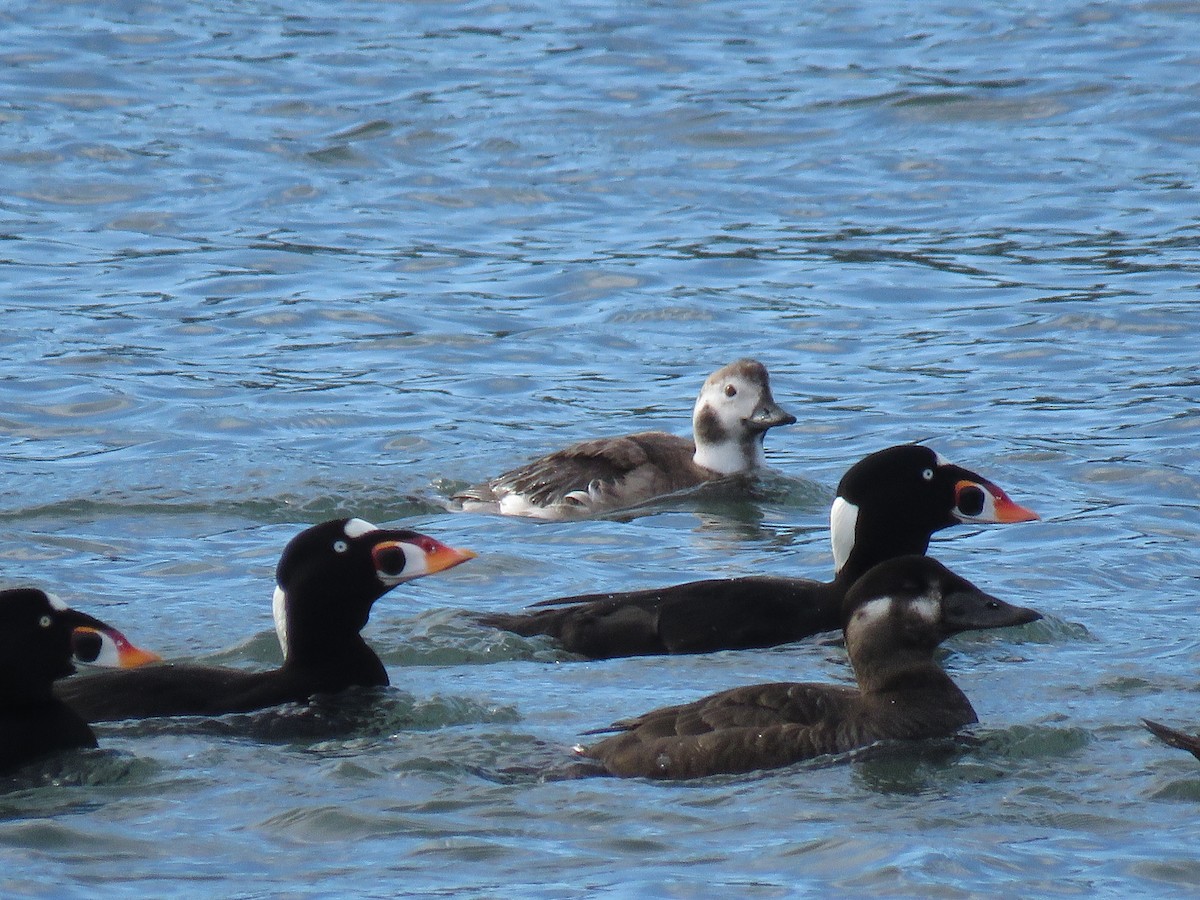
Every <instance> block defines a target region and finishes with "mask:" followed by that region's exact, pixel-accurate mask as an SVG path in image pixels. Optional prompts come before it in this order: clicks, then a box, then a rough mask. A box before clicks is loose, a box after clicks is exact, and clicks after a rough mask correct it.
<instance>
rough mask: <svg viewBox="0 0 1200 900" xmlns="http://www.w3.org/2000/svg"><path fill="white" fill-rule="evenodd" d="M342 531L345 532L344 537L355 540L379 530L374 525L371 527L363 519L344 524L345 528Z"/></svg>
mask: <svg viewBox="0 0 1200 900" xmlns="http://www.w3.org/2000/svg"><path fill="white" fill-rule="evenodd" d="M342 530H343V531H345V532H346V537H348V538H356V537H362V536H363V535H364V534H367V533H368V532H371V531H378V530H379V528H378V527H377V526H375V525H372V524H371V523H370V522H368V521H366V520H365V519H351V520H350V521H348V522H347V523H346V527H345V528H343V529H342Z"/></svg>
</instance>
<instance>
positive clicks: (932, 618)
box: [908, 597, 941, 625]
mask: <svg viewBox="0 0 1200 900" xmlns="http://www.w3.org/2000/svg"><path fill="white" fill-rule="evenodd" d="M908 608H909V609H911V610H912V611H913V613H914V615H916V616H917V617H918V618H921V619H924V620H925V621H926V622H928V623H929V624H931V625H933V624H936V623H937V621H938V618H939V613H940V611H941V609H940V608H941V604H940V603H938V601H937V600H935V599H933V598H932V597H921V598H920V599H918V600H910V601H909V602H908Z"/></svg>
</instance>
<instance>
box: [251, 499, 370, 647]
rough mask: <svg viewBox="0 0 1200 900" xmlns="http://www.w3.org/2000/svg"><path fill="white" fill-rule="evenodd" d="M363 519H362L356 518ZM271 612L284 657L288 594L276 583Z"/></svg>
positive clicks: (286, 644)
mask: <svg viewBox="0 0 1200 900" xmlns="http://www.w3.org/2000/svg"><path fill="white" fill-rule="evenodd" d="M355 521H361V520H355ZM271 613H272V614H273V615H274V616H275V635H276V637H278V638H279V646H280V648H281V649H282V650H283V658H284V659H287V655H288V621H287V594H285V593H284V592H283V588H281V587H279V586H278V585H276V587H275V596H274V597H273V598H272V600H271Z"/></svg>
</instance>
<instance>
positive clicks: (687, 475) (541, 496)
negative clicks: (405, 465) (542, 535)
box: [454, 431, 696, 508]
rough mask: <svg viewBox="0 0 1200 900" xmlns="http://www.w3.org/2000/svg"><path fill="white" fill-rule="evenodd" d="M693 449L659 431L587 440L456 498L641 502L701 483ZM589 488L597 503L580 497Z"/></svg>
mask: <svg viewBox="0 0 1200 900" xmlns="http://www.w3.org/2000/svg"><path fill="white" fill-rule="evenodd" d="M694 452H695V448H694V445H693V444H692V442H691V441H690V440H688V439H687V438H683V437H679V436H678V435H673V434H666V433H664V432H655V431H647V432H642V433H640V434H631V435H628V436H626V437H615V438H598V439H596V440H590V441H582V442H581V443H578V444H573V445H571V446H570V447H566V448H564V449H562V450H559V451H557V452H555V453H551V454H549V455H547V456H543V457H540V458H538V459H535V460H533V461H532V462H530V463H527V464H526V465H524V466H519V467H518V468H515V469H511V470H509V471H508V472H505V473H503V474H502V475H499V476H497V477H496V478H493V479H492V480H491V481H489V482H487V483H486V484H481V485H475V486H474V487H471V488H468V489H466V490H464V491H462V492H460V493H459V494H457V495H455V498H454V499H456V500H476V501H480V502H488V503H492V502H497V501H498V500H499V499H501V498H502V497H504V496H505V495H507V494H519V495H521V496H523V497H524V498H525V499H526V500H527V501H528V502H529V503H531V504H532V505H534V506H538V507H548V506H554V505H559V504H578V505H580V506H581V507H584V508H587V507H588V506H591V505H598V506H609V505H612V506H618V505H624V504H626V503H627V502H628V499H627V498H630V497H633V498H634V499H633V502H637V499H636V498H637V497H638V496H642V495H655V494H662V493H669V492H671V491H673V490H679V489H680V488H682V487H687V486H689V485H690V484H694V483H696V476H695V471H694V470H695V469H696V467H695V464H694V463H692V460H691V457H692V454H693V453H694ZM589 494H590V495H591V496H592V497H595V498H596V502H595V504H593V503H589V502H586V501H584V500H582V499H580V498H581V497H582V496H583V495H589ZM575 495H578V496H575Z"/></svg>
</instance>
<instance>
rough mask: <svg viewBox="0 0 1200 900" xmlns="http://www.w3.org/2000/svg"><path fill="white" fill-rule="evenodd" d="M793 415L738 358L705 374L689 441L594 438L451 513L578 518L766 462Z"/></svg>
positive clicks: (494, 484)
mask: <svg viewBox="0 0 1200 900" xmlns="http://www.w3.org/2000/svg"><path fill="white" fill-rule="evenodd" d="M795 421H796V417H795V416H792V415H789V414H788V413H786V412H784V411H783V410H782V409H781V408H780V407H779V405H778V404H777V403H776V402H775V398H774V397H772V396H771V385H770V380H769V378H768V376H767V369H766V366H764V365H763V364H762V363H760V362H758V361H757V360H753V359H739V360H738V361H737V362H734V363H730V364H729V365H727V366H725V367H724V368H721V369H718V370H717V371H715V372H713V373H712V374H711V375H709V376H708V380H707V381H705V382H704V387H702V388H701V389H700V396H699V397H698V398H697V399H696V406H695V409H694V410H693V412H692V431H693V435H694V438H695V440H694V442H693V441H691V440H688V439H687V438H685V437H680V436H679V435H676V434H667V433H665V432H662V431H643V432H640V433H638V434H631V435H628V436H626V437H612V438H598V439H596V440H591V441H583V442H582V443H578V444H574V445H572V446H570V447H567V448H566V449H564V450H559V451H558V452H556V453H551V454H550V455H548V456H543V457H541V458H539V459H535V460H534V461H533V462H530V463H527V464H526V465H524V466H521V467H520V468H516V469H513V470H512V471H509V472H505V473H504V474H503V475H499V476H497V477H496V478H493V479H492V480H491V481H488V482H486V483H484V484H478V485H475V486H474V487H470V488H467V489H466V490H464V491H462V492H460V493H458V494H455V495H454V496H453V497H451V498H450V500H451V503H452V504H453V505H454V508H456V509H462V510H464V511H466V512H488V513H499V514H501V515H507V516H529V517H532V518H538V519H578V518H583V517H585V516H592V515H599V514H601V513H605V512H611V511H613V510H617V509H624V508H626V507H630V506H636V505H638V504H640V503H646V502H648V501H650V500H653V499H654V498H656V497H661V496H664V495H666V494H671V493H674V492H675V491H681V490H684V489H685V488H691V487H696V486H697V485H700V484H704V483H705V482H707V481H713V480H715V479H718V478H724V477H726V476H728V475H734V474H736V473H739V472H749V471H751V470H753V469H755V468H757V467H760V466H763V465H766V460H765V457H764V455H763V437H764V436H765V435H766V432H767V429H769V428H773V427H774V426H776V425H791V424H792V423H793V422H795Z"/></svg>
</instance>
